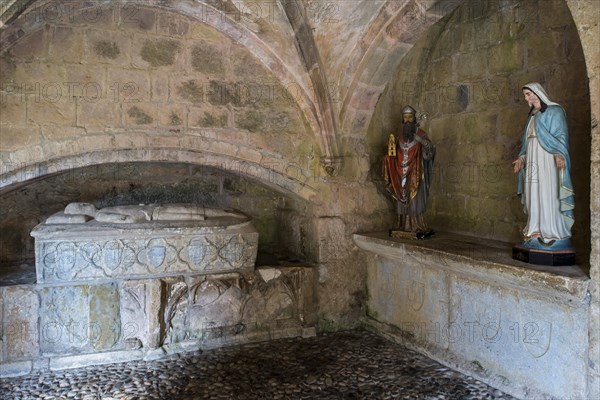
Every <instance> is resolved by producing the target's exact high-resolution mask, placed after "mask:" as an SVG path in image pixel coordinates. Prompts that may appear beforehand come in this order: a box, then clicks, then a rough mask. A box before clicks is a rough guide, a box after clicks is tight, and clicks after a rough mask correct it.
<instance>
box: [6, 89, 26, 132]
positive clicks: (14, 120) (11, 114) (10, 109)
mask: <svg viewBox="0 0 600 400" xmlns="http://www.w3.org/2000/svg"><path fill="white" fill-rule="evenodd" d="M15 89H16V88H15ZM26 107H27V102H26V97H25V96H22V95H20V94H18V93H16V90H15V93H14V94H12V93H11V90H10V88H9V90H8V94H7V93H6V92H4V93H2V94H1V95H0V124H3V125H13V124H14V125H19V124H24V123H25V122H26V121H25V110H26Z"/></svg>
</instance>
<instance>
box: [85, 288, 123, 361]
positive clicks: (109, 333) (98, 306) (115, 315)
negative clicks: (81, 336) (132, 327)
mask: <svg viewBox="0 0 600 400" xmlns="http://www.w3.org/2000/svg"><path fill="white" fill-rule="evenodd" d="M89 301H90V304H89V310H90V314H89V321H90V326H89V332H88V336H89V340H90V341H91V344H92V347H93V348H94V350H96V351H103V350H109V349H111V348H113V347H114V346H115V345H116V344H117V342H118V340H119V330H120V322H121V316H120V313H119V304H120V301H119V290H118V287H117V284H116V283H107V284H102V285H93V286H90V296H89Z"/></svg>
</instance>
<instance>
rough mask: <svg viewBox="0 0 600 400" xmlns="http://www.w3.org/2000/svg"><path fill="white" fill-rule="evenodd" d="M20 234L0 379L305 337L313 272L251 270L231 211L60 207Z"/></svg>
mask: <svg viewBox="0 0 600 400" xmlns="http://www.w3.org/2000/svg"><path fill="white" fill-rule="evenodd" d="M32 236H34V237H35V252H36V273H37V283H35V284H28V285H16V286H6V287H2V286H0V306H1V305H3V306H1V307H0V311H2V312H0V331H2V332H3V335H2V337H0V345H1V346H0V377H2V376H15V375H22V374H27V373H29V372H31V371H32V370H34V369H36V368H50V369H63V368H71V367H77V366H84V365H93V364H104V363H112V362H119V361H129V360H138V359H154V358H160V357H163V356H165V355H167V354H173V353H177V352H182V351H195V350H198V349H201V348H208V347H219V346H227V345H232V344H240V343H248V342H257V341H264V340H271V339H275V338H283V337H293V336H300V335H302V336H307V335H308V336H312V335H314V334H315V329H314V323H315V318H316V313H315V306H314V291H313V290H314V285H315V271H314V268H313V267H312V266H310V265H302V264H298V263H288V262H286V261H284V260H281V261H282V262H280V260H272V261H273V263H272V264H270V265H261V266H259V267H257V266H256V265H255V263H256V258H257V248H258V232H257V231H256V229H255V228H254V227H253V225H252V221H251V219H250V218H249V217H248V216H246V215H244V214H242V213H240V212H235V211H231V210H223V209H214V208H208V207H203V206H200V205H191V204H169V205H138V206H119V207H107V208H103V209H100V210H97V209H96V208H95V207H94V206H93V205H91V204H86V203H71V204H69V205H68V206H67V207H66V208H65V210H64V211H63V212H59V213H56V214H54V215H52V216H50V217H49V218H48V219H47V220H46V221H45V222H44V223H43V224H40V225H38V226H37V227H36V228H35V229H34V230H33V231H32Z"/></svg>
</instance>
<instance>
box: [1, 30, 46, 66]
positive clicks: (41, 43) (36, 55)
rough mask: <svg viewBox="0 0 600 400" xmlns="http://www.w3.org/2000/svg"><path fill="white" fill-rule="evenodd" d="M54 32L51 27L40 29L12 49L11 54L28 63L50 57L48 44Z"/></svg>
mask: <svg viewBox="0 0 600 400" xmlns="http://www.w3.org/2000/svg"><path fill="white" fill-rule="evenodd" d="M51 35H52V31H51V30H50V28H49V26H48V25H46V26H45V27H43V28H41V29H38V30H37V31H35V32H33V33H32V34H30V35H29V36H27V37H26V38H23V39H21V40H19V42H18V43H17V44H16V45H15V46H13V47H12V48H11V49H10V53H11V54H12V55H13V56H14V57H15V58H16V59H20V60H23V61H26V62H31V61H35V60H44V59H46V57H48V43H49V37H50V36H51Z"/></svg>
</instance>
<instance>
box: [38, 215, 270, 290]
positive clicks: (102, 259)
mask: <svg viewBox="0 0 600 400" xmlns="http://www.w3.org/2000/svg"><path fill="white" fill-rule="evenodd" d="M104 213H105V214H106V215H111V216H113V213H108V212H104ZM214 213H216V214H217V216H212V214H214ZM99 215H101V214H99ZM177 215H180V214H177ZM194 215H195V214H194ZM218 215H219V214H218V213H217V211H215V210H211V211H210V212H209V211H208V210H207V211H206V217H205V219H203V220H199V219H195V220H191V221H185V220H173V221H162V220H157V221H154V220H150V221H148V222H144V223H105V222H98V221H97V220H92V221H88V222H85V223H65V222H64V220H63V219H57V218H49V221H50V222H48V221H47V222H45V223H43V224H40V225H38V226H37V227H36V228H35V229H34V230H33V231H32V233H31V234H32V235H33V236H34V237H35V239H36V240H35V253H36V270H37V278H38V282H40V283H45V282H71V281H87V280H94V279H106V278H142V277H144V276H149V275H152V276H157V275H158V276H175V275H179V274H182V273H183V274H194V273H217V272H233V271H250V270H252V269H254V262H255V260H256V254H257V249H258V232H257V231H256V229H255V228H254V227H253V226H252V224H251V223H250V221H249V220H248V218H246V217H244V216H243V215H242V216H239V215H237V214H235V213H227V214H226V216H218ZM117 216H118V215H117ZM115 218H116V217H115ZM148 218H150V217H148ZM136 221H137V220H136Z"/></svg>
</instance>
